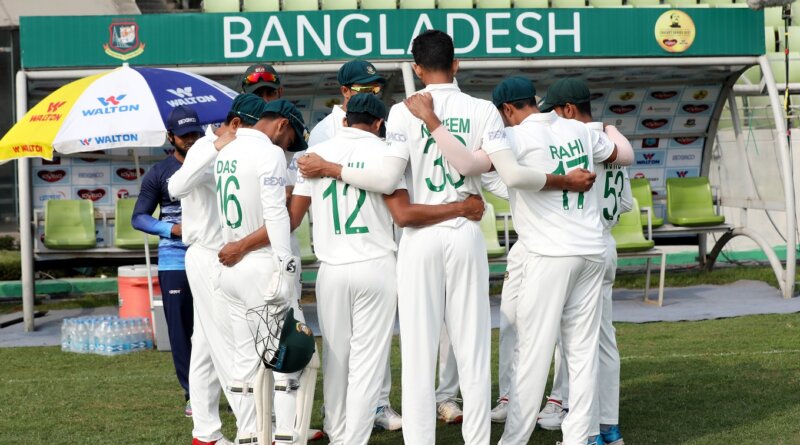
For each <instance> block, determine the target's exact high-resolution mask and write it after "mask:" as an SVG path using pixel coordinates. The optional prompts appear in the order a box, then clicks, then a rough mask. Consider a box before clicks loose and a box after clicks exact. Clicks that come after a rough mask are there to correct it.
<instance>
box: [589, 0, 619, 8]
mask: <svg viewBox="0 0 800 445" xmlns="http://www.w3.org/2000/svg"><path fill="white" fill-rule="evenodd" d="M589 6H594V7H595V8H619V7H621V6H622V0H589Z"/></svg>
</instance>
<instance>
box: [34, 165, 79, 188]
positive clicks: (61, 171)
mask: <svg viewBox="0 0 800 445" xmlns="http://www.w3.org/2000/svg"><path fill="white" fill-rule="evenodd" d="M70 171H71V170H70V168H69V167H64V166H52V167H37V168H34V169H33V181H32V183H33V185H34V186H37V185H69V183H70V180H71V176H70Z"/></svg>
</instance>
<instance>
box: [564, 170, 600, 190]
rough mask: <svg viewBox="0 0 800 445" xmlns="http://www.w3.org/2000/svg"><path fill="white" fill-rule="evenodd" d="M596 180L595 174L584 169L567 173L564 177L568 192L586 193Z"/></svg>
mask: <svg viewBox="0 0 800 445" xmlns="http://www.w3.org/2000/svg"><path fill="white" fill-rule="evenodd" d="M596 178H597V174H595V173H592V172H590V171H589V170H586V169H585V168H576V169H575V170H572V171H570V172H569V173H567V175H566V177H565V180H566V184H565V185H566V189H567V190H569V191H570V192H588V191H589V190H590V189H591V188H592V185H593V184H594V180H595V179H596Z"/></svg>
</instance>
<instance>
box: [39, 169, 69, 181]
mask: <svg viewBox="0 0 800 445" xmlns="http://www.w3.org/2000/svg"><path fill="white" fill-rule="evenodd" d="M36 176H38V177H40V178H41V179H43V180H45V181H47V182H58V181H60V180H62V179H64V176H67V172H65V171H64V170H39V171H38V172H36Z"/></svg>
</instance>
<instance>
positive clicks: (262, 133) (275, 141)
mask: <svg viewBox="0 0 800 445" xmlns="http://www.w3.org/2000/svg"><path fill="white" fill-rule="evenodd" d="M239 112H240V113H241V114H242V115H244V116H247V117H248V118H250V119H256V117H257V118H258V119H257V120H256V122H255V124H254V125H253V126H252V127H250V128H248V127H247V126H246V125H245V123H244V122H243V125H242V126H241V127H240V128H239V129H238V130H237V131H236V140H234V141H233V142H231V143H230V144H229V145H228V146H227V147H226V148H225V150H223V151H221V152H220V154H219V155H218V156H217V159H216V162H215V169H214V173H215V179H216V185H217V187H216V190H217V192H218V193H217V200H218V205H219V209H218V215H219V219H220V221H221V222H222V238H223V241H224V242H226V243H227V242H230V241H238V240H240V239H243V238H244V237H246V236H248V235H250V234H251V233H252V232H255V231H256V230H259V229H260V228H261V227H262V226H263V227H265V228H266V232H267V233H268V234H269V238H270V246H268V247H264V248H260V249H257V250H255V251H253V252H250V253H248V254H246V255H244V257H243V258H242V259H241V261H239V262H238V263H236V264H235V265H233V266H232V267H226V268H223V270H222V274H221V277H220V287H221V290H222V292H223V293H224V294H225V295H226V297H227V298H228V300H229V303H230V311H231V318H232V320H233V338H234V359H233V361H234V366H233V375H232V384H231V387H230V388H229V400H230V401H231V402H232V404H233V405H234V412H236V413H237V416H238V417H237V427H238V443H240V444H242V443H257V442H258V440H257V436H258V427H257V420H256V418H257V416H260V418H261V419H264V418H266V419H269V414H268V413H259V412H256V409H255V403H254V400H253V394H252V388H253V387H254V384H255V382H254V380H255V377H256V374H257V372H258V369H259V367H260V366H262V365H261V360H260V357H259V356H258V353H257V352H256V349H255V348H254V346H253V334H252V332H255V331H256V330H257V329H258V326H257V325H256V324H255V321H254V320H253V319H252V318H250V317H248V316H247V315H246V314H247V311H248V310H251V309H255V308H258V307H260V306H262V305H264V303H265V302H266V303H267V304H268V305H275V306H279V307H288V306H291V304H292V300H296V298H297V296H296V295H291V294H293V293H294V289H295V288H294V286H293V285H291V286H288V287H281V288H280V289H281V291H279V292H275V294H271V293H270V287H271V286H274V285H275V284H276V283H273V282H272V281H273V279H274V277H273V274H274V273H275V272H276V269H278V268H280V269H279V270H280V271H284V270H286V266H285V265H287V264H290V263H291V262H292V261H295V260H294V258H293V257H292V254H291V247H290V241H289V227H290V221H289V214H288V210H287V208H286V191H285V187H286V156H285V154H284V150H292V151H298V150H302V149H305V148H306V146H305V138H304V137H303V135H304V129H305V126H304V124H303V121H302V116H301V115H300V114H299V112H298V111H297V109H296V108H295V107H294V105H292V104H291V103H289V102H287V101H285V100H278V101H273V102H270V103H269V104H265V103H264V102H263V101H255V100H251V101H248V103H247V104H246V106H245V104H243V105H242V107H241V109H240V111H239ZM261 230H264V229H261ZM281 273H282V272H281ZM281 278H283V277H281ZM287 278H288V277H287ZM298 379H299V373H298V372H296V373H291V374H282V373H275V388H276V392H275V398H274V404H275V417H276V431H275V443H276V444H292V443H295V440H298V438H297V433H296V432H295V409H296V398H297V391H298V390H300V391H302V388H299V387H298V386H299V385H298V383H297V382H298ZM279 388H280V390H277V389H279Z"/></svg>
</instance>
